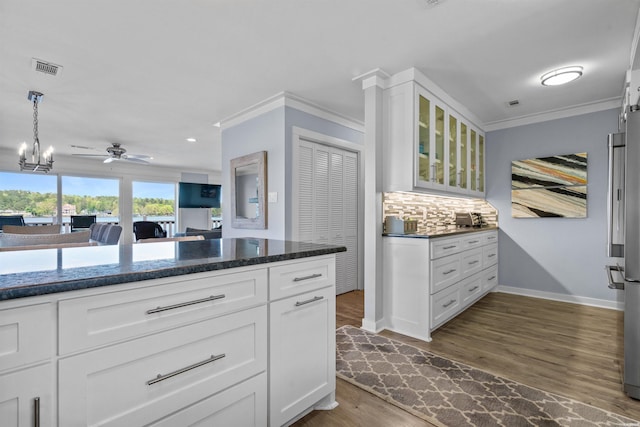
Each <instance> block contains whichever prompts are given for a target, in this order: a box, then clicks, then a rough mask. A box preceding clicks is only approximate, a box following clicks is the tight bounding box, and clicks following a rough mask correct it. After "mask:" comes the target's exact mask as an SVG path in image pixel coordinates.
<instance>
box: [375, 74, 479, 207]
mask: <svg viewBox="0 0 640 427" xmlns="http://www.w3.org/2000/svg"><path fill="white" fill-rule="evenodd" d="M383 114H384V117H385V122H384V125H385V131H384V135H385V136H384V139H385V143H384V145H383V150H384V158H385V167H384V171H383V191H411V190H425V191H428V190H435V191H436V192H445V193H455V194H465V195H472V196H477V197H483V196H484V145H485V144H484V134H483V132H482V131H481V130H480V129H479V128H478V127H477V126H475V125H474V124H473V123H471V121H470V120H468V119H466V118H465V117H464V116H463V115H462V114H460V113H459V112H457V111H456V110H455V109H454V108H453V107H451V106H449V105H447V104H446V103H445V102H444V101H443V100H441V99H439V98H438V97H437V96H436V95H434V94H433V93H431V92H430V91H429V90H428V89H426V88H425V87H423V86H422V85H420V84H419V83H418V82H415V81H409V82H404V83H401V84H397V85H394V86H391V87H390V88H388V89H386V90H385V92H384V113H383Z"/></svg>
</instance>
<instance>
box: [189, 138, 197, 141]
mask: <svg viewBox="0 0 640 427" xmlns="http://www.w3.org/2000/svg"><path fill="white" fill-rule="evenodd" d="M187 141H188V142H196V139H195V138H187Z"/></svg>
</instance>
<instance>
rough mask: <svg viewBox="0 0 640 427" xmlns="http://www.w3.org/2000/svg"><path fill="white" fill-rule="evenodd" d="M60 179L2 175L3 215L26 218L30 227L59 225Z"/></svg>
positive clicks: (0, 199)
mask: <svg viewBox="0 0 640 427" xmlns="http://www.w3.org/2000/svg"><path fill="white" fill-rule="evenodd" d="M57 192H58V191H57V176H56V175H33V174H26V173H12V172H0V215H23V216H24V220H25V222H26V223H29V224H33V223H36V224H46V223H48V224H52V223H54V222H56V213H57V209H56V205H57V197H58V196H57Z"/></svg>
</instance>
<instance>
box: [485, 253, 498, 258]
mask: <svg viewBox="0 0 640 427" xmlns="http://www.w3.org/2000/svg"><path fill="white" fill-rule="evenodd" d="M494 256H496V254H489V255H487V257H489V258H493V257H494Z"/></svg>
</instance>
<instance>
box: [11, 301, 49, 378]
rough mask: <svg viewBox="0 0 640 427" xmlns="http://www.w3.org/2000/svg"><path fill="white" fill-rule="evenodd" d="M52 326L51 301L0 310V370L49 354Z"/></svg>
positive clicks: (31, 361) (34, 360) (16, 366)
mask: <svg viewBox="0 0 640 427" xmlns="http://www.w3.org/2000/svg"><path fill="white" fill-rule="evenodd" d="M55 327H56V316H55V311H54V306H53V304H51V303H43V304H34V305H29V306H26V307H16V308H10V309H6V310H0V371H4V370H6V369H12V368H18V367H20V366H25V365H28V364H31V363H34V362H38V361H41V360H45V359H48V358H50V357H51V356H53V355H54V351H55V350H54V348H55V347H54V340H53V337H55Z"/></svg>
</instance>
